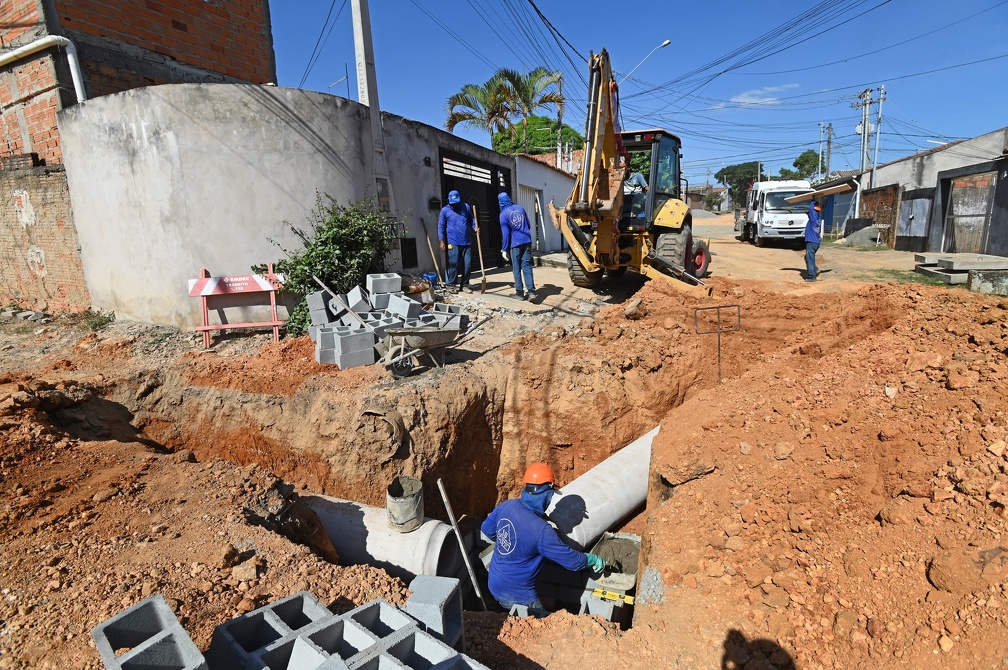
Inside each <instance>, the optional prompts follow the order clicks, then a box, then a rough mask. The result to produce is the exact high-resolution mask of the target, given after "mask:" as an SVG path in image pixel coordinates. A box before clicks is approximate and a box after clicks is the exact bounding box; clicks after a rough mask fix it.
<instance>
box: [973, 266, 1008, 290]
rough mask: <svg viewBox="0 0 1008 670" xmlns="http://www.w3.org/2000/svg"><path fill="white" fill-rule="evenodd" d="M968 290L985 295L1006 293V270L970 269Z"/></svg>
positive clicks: (1007, 285)
mask: <svg viewBox="0 0 1008 670" xmlns="http://www.w3.org/2000/svg"><path fill="white" fill-rule="evenodd" d="M969 290H971V291H976V292H977V293H986V294H987V295H1008V270H970V271H969Z"/></svg>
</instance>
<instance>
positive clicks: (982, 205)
mask: <svg viewBox="0 0 1008 670" xmlns="http://www.w3.org/2000/svg"><path fill="white" fill-rule="evenodd" d="M997 175H998V173H997V172H979V173H977V174H971V175H967V176H965V177H956V178H955V179H953V180H952V192H951V193H950V195H949V205H948V210H947V211H946V214H945V228H944V236H945V237H944V240H943V242H942V251H944V252H957V253H968V254H982V253H986V250H987V236H988V235H989V234H990V220H991V210H992V207H993V205H994V186H995V185H996V184H997Z"/></svg>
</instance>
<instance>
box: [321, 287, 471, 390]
mask: <svg viewBox="0 0 1008 670" xmlns="http://www.w3.org/2000/svg"><path fill="white" fill-rule="evenodd" d="M414 295H415V294H414ZM428 295H429V296H430V297H431V301H430V302H429V303H428V304H425V303H424V302H421V301H418V300H415V299H413V298H411V297H410V296H409V295H407V294H406V293H405V292H404V291H403V290H402V277H400V276H399V275H398V274H396V273H394V272H389V273H384V274H370V275H368V276H367V280H366V286H364V287H361V286H356V287H354V288H353V290H351V291H350V292H349V293H346V294H342V293H340V294H333V293H332V292H330V291H325V290H323V291H316V292H314V293H309V294H308V295H307V296H306V299H307V301H308V309H309V310H310V311H311V327H310V328H309V335H310V336H311V339H312V340H313V341H314V342H315V360H316V361H317V362H318V363H327V364H335V365H338V366H339V367H340V369H341V370H345V369H347V368H352V367H356V366H358V365H371V364H373V363H375V362H377V361H378V360H379V359H380V358H381V356H383V355H384V354H385V352H387V351H388V345H387V343H386V342H385V341H386V337H387V336H388V332H389V331H390V330H394V329H400V328H411V329H420V328H437V329H441V330H445V331H462V330H464V329H465V327H466V325H467V324H468V318H467V317H466V316H465V315H463V314H462V308H461V307H460V306H458V305H449V304H445V303H436V302H433V296H432V294H429V293H428Z"/></svg>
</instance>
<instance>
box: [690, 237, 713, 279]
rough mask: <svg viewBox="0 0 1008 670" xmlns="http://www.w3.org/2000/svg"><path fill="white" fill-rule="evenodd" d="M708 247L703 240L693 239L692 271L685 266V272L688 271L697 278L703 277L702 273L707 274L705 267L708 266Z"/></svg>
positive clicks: (709, 257)
mask: <svg viewBox="0 0 1008 670" xmlns="http://www.w3.org/2000/svg"><path fill="white" fill-rule="evenodd" d="M710 259H711V256H710V247H708V246H707V243H706V242H704V241H703V240H693V256H692V261H693V271H692V272H690V270H689V269H688V268H687V270H686V271H687V272H690V274H692V275H693V276H694V277H696V278H698V279H703V277H704V275H705V274H707V268H709V267H710Z"/></svg>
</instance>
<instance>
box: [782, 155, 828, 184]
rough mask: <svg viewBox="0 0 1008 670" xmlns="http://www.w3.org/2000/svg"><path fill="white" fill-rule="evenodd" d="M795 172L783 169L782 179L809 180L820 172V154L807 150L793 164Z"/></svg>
mask: <svg viewBox="0 0 1008 670" xmlns="http://www.w3.org/2000/svg"><path fill="white" fill-rule="evenodd" d="M791 165H793V166H794V167H795V169H794V170H789V169H788V168H784V167H782V168H781V169H780V176H781V179H809V178H810V177H811V176H812V175H814V174H815V173H816V172H818V171H819V153H818V152H816V151H815V150H814V149H806V150H805V151H803V152H801V154H800V155H799V156H798V158H796V159H794V163H792V164H791Z"/></svg>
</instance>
